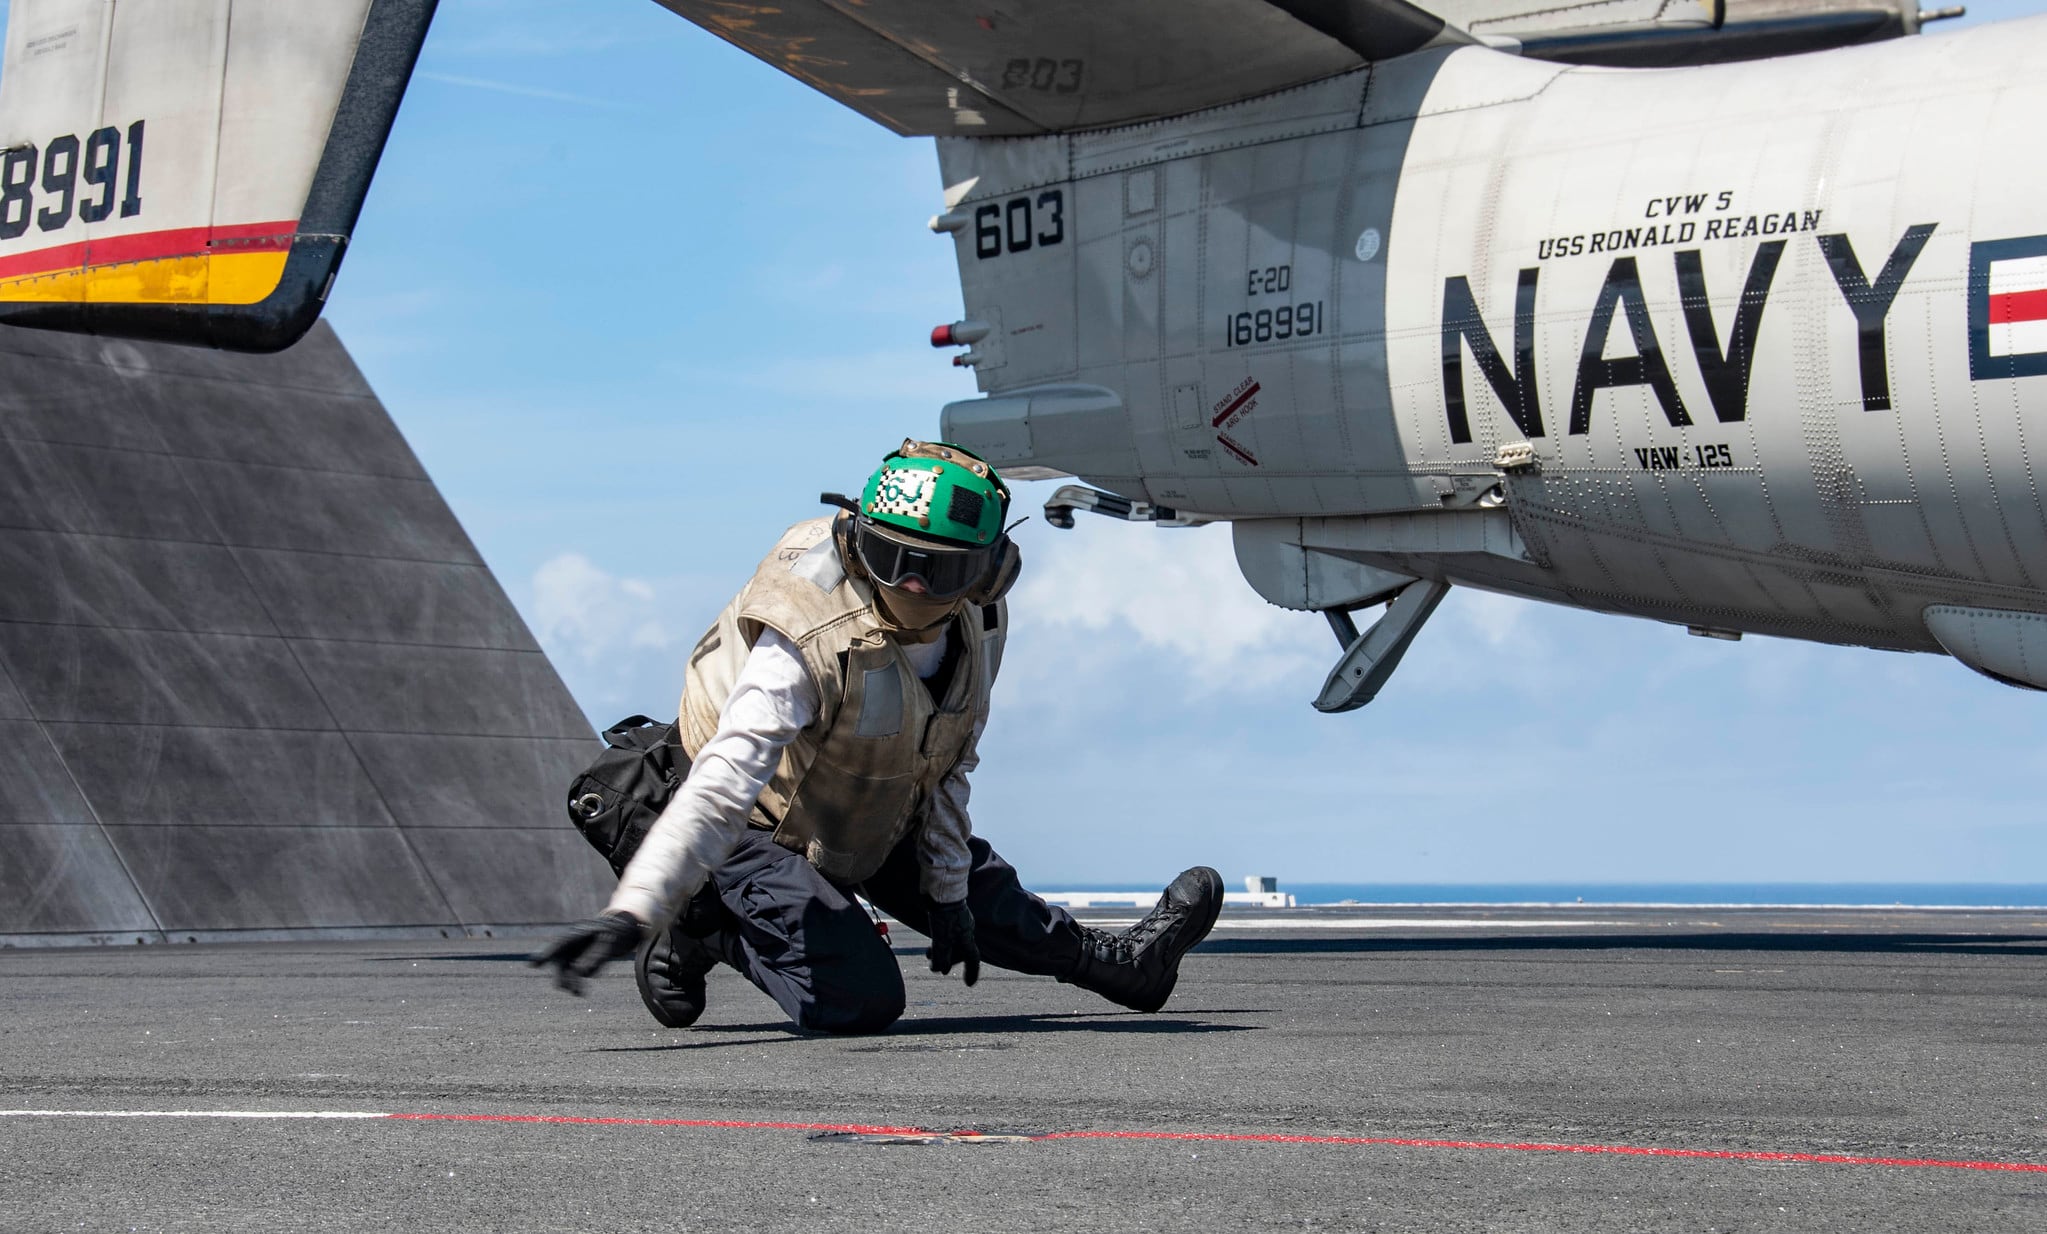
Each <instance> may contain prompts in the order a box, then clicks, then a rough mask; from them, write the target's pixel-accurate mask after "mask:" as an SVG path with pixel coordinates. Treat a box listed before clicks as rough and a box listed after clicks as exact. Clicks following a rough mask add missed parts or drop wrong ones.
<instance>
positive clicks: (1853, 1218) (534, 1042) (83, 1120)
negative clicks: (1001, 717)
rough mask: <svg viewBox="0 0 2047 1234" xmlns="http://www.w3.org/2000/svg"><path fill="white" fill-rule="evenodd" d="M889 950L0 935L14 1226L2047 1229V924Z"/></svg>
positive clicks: (1301, 937)
mask: <svg viewBox="0 0 2047 1234" xmlns="http://www.w3.org/2000/svg"><path fill="white" fill-rule="evenodd" d="M1131 915H1132V914H1130V913H1129V912H1128V911H1127V910H1124V911H1120V912H1119V911H1118V910H1113V909H1111V910H1096V911H1092V912H1088V913H1083V914H1082V916H1084V917H1087V918H1091V919H1094V920H1098V921H1103V922H1109V921H1114V920H1118V919H1127V918H1129V917H1130V916H1131ZM895 941H896V943H897V945H898V950H899V953H900V958H901V961H902V964H903V970H904V974H905V976H906V978H907V980H908V985H909V1001H910V1007H909V1012H908V1015H907V1016H906V1017H905V1019H904V1020H903V1021H902V1022H901V1023H900V1024H898V1025H897V1026H896V1027H895V1029H894V1030H892V1031H891V1032H889V1033H886V1034H884V1035H881V1036H878V1037H867V1038H842V1039H832V1038H818V1037H804V1036H800V1035H798V1034H796V1033H794V1032H792V1031H790V1030H789V1029H788V1028H787V1027H786V1026H785V1024H784V1023H783V1021H782V1020H781V1017H780V1015H779V1013H778V1012H777V1011H776V1010H775V1008H774V1006H773V1004H771V1003H770V1002H768V1000H767V999H766V998H765V997H764V996H763V995H761V994H759V993H758V992H756V991H755V990H754V989H753V988H752V987H750V986H748V985H746V984H745V983H744V982H743V980H742V979H740V978H739V977H738V976H736V975H735V974H733V973H731V972H730V971H728V970H722V969H721V970H720V971H719V972H717V973H715V974H713V976H712V978H711V1008H710V1010H709V1012H708V1013H707V1014H706V1016H705V1019H704V1022H703V1023H702V1024H701V1025H700V1026H698V1027H696V1028H694V1029H689V1030H681V1031H676V1030H668V1029H662V1028H660V1027H659V1026H657V1025H655V1024H654V1023H653V1022H652V1021H651V1020H650V1019H649V1018H648V1017H647V1015H646V1013H645V1012H644V1011H643V1010H642V1009H641V1007H640V1005H639V999H638V997H637V996H636V994H635V992H634V990H633V985H632V976H631V971H630V965H614V966H613V967H612V968H610V969H608V970H607V971H606V973H605V974H604V976H603V977H601V978H600V979H599V980H598V981H597V982H596V983H595V987H594V989H593V991H592V994H591V996H590V997H587V998H583V999H574V998H570V997H569V996H567V995H565V994H561V993H559V992H557V991H555V990H553V989H552V988H551V987H550V986H549V985H548V984H547V983H546V981H545V980H544V979H543V978H542V977H541V976H540V975H538V974H537V973H535V972H533V971H532V970H529V969H528V968H527V967H526V966H525V965H523V964H521V963H519V962H518V960H519V957H520V956H521V955H522V954H523V953H524V951H525V950H527V949H528V948H529V947H530V945H531V940H528V939H518V940H511V939H485V940H475V939H471V940H451V941H446V942H442V941H435V942H432V943H420V942H407V941H400V942H388V941H385V942H347V943H326V942H320V943H314V942H308V943H270V944H249V945H217V946H209V945H199V946H178V947H161V946H151V947H132V946H131V947H124V948H92V949H60V950H43V951H27V950H9V951H0V988H4V989H5V990H6V993H7V997H6V998H5V999H4V1000H0V1107H5V1110H6V1112H5V1113H4V1114H0V1195H5V1196H6V1200H7V1202H6V1204H5V1206H4V1207H0V1228H4V1229H24V1230H46V1229H58V1228H66V1229H78V1228H83V1229H89V1230H90V1229H123V1230H126V1229H137V1230H163V1229H169V1230H181V1229H189V1230H202V1229H204V1230H213V1229H252V1230H254V1229H260V1230H282V1229H320V1230H331V1229H344V1228H353V1229H371V1228H413V1229H494V1230H529V1229H530V1230H562V1229H579V1230H580V1229H590V1230H634V1229H691V1230H732V1229H747V1230H773V1229H803V1230H806V1231H836V1230H849V1231H850V1230H860V1231H869V1230H897V1229H901V1230H913V1231H933V1232H936V1231H978V1230H1010V1229H1075V1230H1130V1231H1140V1230H1183V1229H1184V1230H1195V1229H1201V1230H1218V1229H1255V1230H1265V1229H1273V1230H1279V1229H1309V1230H1416V1231H1442V1230H1481V1229H1483V1230H1520V1229H1530V1230H1542V1229H1556V1230H1573V1231H1590V1230H1617V1231H1618V1230H1663V1229H1671V1230H1678V1229H1683V1230H1744V1231H1753V1230H1829V1229H1840V1230H1879V1229H1881V1230H1887V1231H1889V1230H1916V1229H1924V1230H2037V1229H2040V1228H2042V1227H2043V1225H2047V1087H2043V1086H2047V1045H2043V1041H2047V911H2039V910H2008V911H1981V910H1970V911H1940V912H1929V911H1921V910H1904V909H1899V910H1883V909H1735V908H1709V909H1700V908H1613V907H1610V906H1604V905H1570V906H1548V907H1537V906H1530V907H1517V908H1485V909H1473V908H1460V907H1455V906H1440V905H1435V906H1425V907H1371V908H1350V907H1331V908H1321V909H1300V910H1285V911H1279V910H1259V909H1232V910H1230V911H1229V912H1227V913H1225V915H1224V917H1223V919H1222V922H1221V924H1220V926H1219V927H1218V929H1217V931H1216V933H1215V935H1213V936H1212V937H1211V939H1210V940H1209V941H1208V942H1207V943H1206V944H1204V945H1203V947H1202V948H1201V949H1199V950H1197V951H1196V952H1194V953H1193V954H1192V955H1191V956H1190V957H1189V958H1188V961H1187V963H1186V966H1185V968H1184V970H1183V973H1182V978H1181V983H1180V988H1179V991H1178V992H1177V993H1176V994H1175V996H1174V998H1173V1000H1172V1002H1171V1003H1170V1004H1168V1006H1167V1007H1166V1009H1165V1010H1164V1011H1163V1012H1160V1013H1158V1014H1156V1015H1137V1014H1132V1013H1126V1012H1123V1011H1121V1010H1120V1009H1118V1008H1115V1007H1112V1006H1110V1005H1108V1004H1106V1003H1104V1002H1102V1001H1101V1000H1099V999H1097V998H1095V997H1094V996H1092V995H1089V994H1085V993H1083V992H1081V991H1078V990H1076V989H1074V988H1072V987H1069V986H1064V985H1060V984H1057V983H1055V982H1053V981H1050V980H1048V979H1044V978H1026V977H1019V976H1015V975H1013V974H1008V973H1003V972H999V971H993V972H989V973H986V974H985V975H984V977H983V980H982V982H981V984H980V985H978V986H976V987H975V988H973V989H971V990H968V989H965V988H963V987H962V986H961V985H960V983H959V981H958V980H957V977H956V976H955V977H954V978H952V979H940V978H938V977H935V976H933V975H931V974H930V973H928V972H926V971H924V969H923V966H922V960H921V957H920V956H919V955H918V954H917V953H916V950H915V948H916V947H917V946H918V945H920V944H921V941H922V940H921V939H919V938H918V937H917V936H915V935H914V934H911V933H910V932H909V931H907V930H902V929H901V928H900V927H898V932H897V935H896V940H895ZM961 1131H976V1132H982V1133H988V1134H986V1135H984V1136H981V1137H979V1138H978V1140H977V1138H976V1137H973V1136H951V1135H946V1134H943V1133H952V1132H961ZM930 1133H939V1134H930Z"/></svg>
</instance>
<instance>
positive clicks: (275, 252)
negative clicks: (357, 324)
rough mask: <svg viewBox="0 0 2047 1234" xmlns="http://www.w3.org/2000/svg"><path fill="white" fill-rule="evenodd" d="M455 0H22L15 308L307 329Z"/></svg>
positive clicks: (14, 62) (16, 16)
mask: <svg viewBox="0 0 2047 1234" xmlns="http://www.w3.org/2000/svg"><path fill="white" fill-rule="evenodd" d="M435 4H436V0H319V3H306V0H14V2H13V5H12V8H11V11H10V13H9V16H8V23H7V41H6V58H5V62H4V68H0V150H4V153H0V322H6V323H9V324H14V325H24V326H35V327H41V328H45V329H53V330H67V331H74V332H78V333H89V334H110V335H121V336H126V337H131V338H146V339H161V340H165V341H170V342H180V343H199V344H208V345H211V346H215V347H223V348H229V349H233V350H239V351H275V350H278V349H280V348H283V347H286V346H289V345H290V344H291V343H292V342H294V341H295V340H297V339H298V338H299V337H300V336H301V335H303V334H304V333H305V332H306V330H307V329H309V328H310V327H311V326H312V323H313V322H314V321H315V320H316V319H317V318H318V317H319V313H320V308H321V306H322V304H323V303H324V302H325V299H326V294H327V290H328V288H329V286H330V285H331V283H332V280H333V277H334V274H335V271H336V270H337V269H338V268H339V266H340V264H341V258H342V255H343V253H344V251H345V250H346V248H347V245H348V237H349V234H350V232H352V231H353V230H354V227H355V221H356V215H357V213H358V212H359V211H360V210H361V208H362V202H363V197H364V195H365V194H366V193H367V192H368V191H369V183H370V177H371V175H372V173H373V172H374V171H375V170H376V165H377V160H378V158H379V157H380V156H381V154H382V153H383V149H384V141H385V138H386V137H387V136H388V135H389V133H390V129H391V122H392V120H393V118H394V117H395V116H396V114H397V110H398V104H399V101H400V99H401V98H402V97H403V95H404V92H405V84H406V82H407V80H408V79H409V78H410V77H411V75H412V66H413V64H414V62H415V61H416V60H417V58H418V55H419V48H420V44H421V43H422V41H423V40H424V39H425V37H426V30H427V26H428V24H429V22H431V20H432V18H433V13H434V8H435Z"/></svg>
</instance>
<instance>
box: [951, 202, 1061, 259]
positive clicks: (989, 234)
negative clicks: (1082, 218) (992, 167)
mask: <svg viewBox="0 0 2047 1234" xmlns="http://www.w3.org/2000/svg"><path fill="white" fill-rule="evenodd" d="M1064 239H1066V194H1065V193H1064V192H1063V191H1061V190H1059V189H1046V190H1045V191H1044V192H1042V193H1039V194H1038V195H1037V196H1035V197H1033V196H1031V195H1030V194H1029V193H1026V194H1024V195H1023V196H1022V197H1012V198H1010V199H1009V200H1008V201H1003V202H994V201H991V202H989V203H987V204H986V205H982V206H975V207H974V256H975V257H976V258H979V259H981V260H986V259H987V258H990V257H1000V256H1002V255H1003V254H1004V253H1027V252H1029V251H1030V250H1031V249H1032V248H1034V247H1035V248H1048V247H1050V246H1052V245H1054V244H1058V243H1059V242H1060V241H1062V240H1064Z"/></svg>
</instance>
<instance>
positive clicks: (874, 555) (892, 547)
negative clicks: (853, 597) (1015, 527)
mask: <svg viewBox="0 0 2047 1234" xmlns="http://www.w3.org/2000/svg"><path fill="white" fill-rule="evenodd" d="M853 547H854V551H856V552H858V553H859V554H860V564H861V565H863V566H865V567H866V568H867V573H868V574H869V575H871V576H872V577H873V578H874V581H875V582H877V583H881V584H883V585H885V586H889V587H901V586H902V585H903V584H904V583H905V582H908V581H909V580H910V579H916V580H917V581H918V582H920V583H922V584H923V585H924V594H926V595H928V596H930V597H931V598H932V599H934V600H950V599H952V598H954V597H955V596H960V595H964V594H966V592H967V591H968V590H969V589H970V588H972V587H973V585H974V584H975V583H978V582H980V581H981V579H982V578H983V577H985V576H986V575H987V573H988V564H989V562H990V561H991V560H992V559H993V557H994V552H995V550H994V549H993V548H992V547H990V548H969V547H967V546H965V545H962V546H960V547H958V548H951V547H947V546H943V545H938V544H929V543H919V542H914V541H909V540H902V539H898V538H896V537H895V536H892V535H890V534H888V533H887V532H885V531H884V530H882V528H881V527H880V526H879V525H877V524H875V523H874V522H872V521H871V520H869V519H867V518H865V517H861V518H858V519H856V520H855V522H854V524H853Z"/></svg>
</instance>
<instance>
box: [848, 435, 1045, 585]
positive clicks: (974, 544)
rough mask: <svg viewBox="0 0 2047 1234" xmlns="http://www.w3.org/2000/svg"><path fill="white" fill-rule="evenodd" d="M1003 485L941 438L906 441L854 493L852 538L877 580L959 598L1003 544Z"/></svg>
mask: <svg viewBox="0 0 2047 1234" xmlns="http://www.w3.org/2000/svg"><path fill="white" fill-rule="evenodd" d="M1008 508H1009V489H1008V487H1007V486H1005V485H1004V484H1003V483H1002V479H1001V477H999V476H997V475H996V474H995V469H994V468H993V467H990V466H989V465H988V464H987V463H985V462H982V461H981V460H980V459H979V458H977V457H975V456H974V455H973V454H972V453H970V452H969V451H966V450H962V449H961V448H959V447H958V446H954V445H949V444H947V443H945V442H921V441H905V442H904V443H903V445H902V448H901V449H900V450H897V451H895V452H894V453H892V454H890V455H889V456H888V457H887V458H886V459H883V460H882V464H881V466H880V467H879V468H877V469H876V470H875V472H874V474H873V475H872V476H870V477H868V480H867V487H866V488H865V489H864V490H862V492H861V494H860V510H859V513H858V514H857V515H856V516H855V518H854V527H853V543H854V547H855V549H856V551H857V552H858V553H859V555H860V563H861V565H862V566H864V567H865V568H866V570H867V572H868V573H869V574H870V575H871V576H872V577H873V578H874V580H875V581H876V582H878V583H881V584H884V585H886V586H890V587H900V586H902V585H903V584H904V583H905V582H907V581H908V580H910V579H915V580H917V582H918V583H920V584H922V586H923V589H924V592H925V594H927V595H929V596H930V597H931V598H932V599H934V600H943V599H951V598H954V597H959V596H964V595H965V594H966V593H967V592H969V591H971V590H973V589H974V587H975V585H976V584H978V583H981V582H983V581H984V580H986V579H987V578H989V576H990V574H991V572H992V568H993V566H994V565H995V563H996V561H997V560H998V558H999V557H1000V556H1001V555H1003V554H1004V553H1005V552H1010V553H1013V552H1014V550H1013V549H1007V548H1006V546H1007V545H1008V537H1006V536H1004V535H1003V533H1002V519H1003V515H1004V513H1005V512H1006V511H1007V510H1008Z"/></svg>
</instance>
